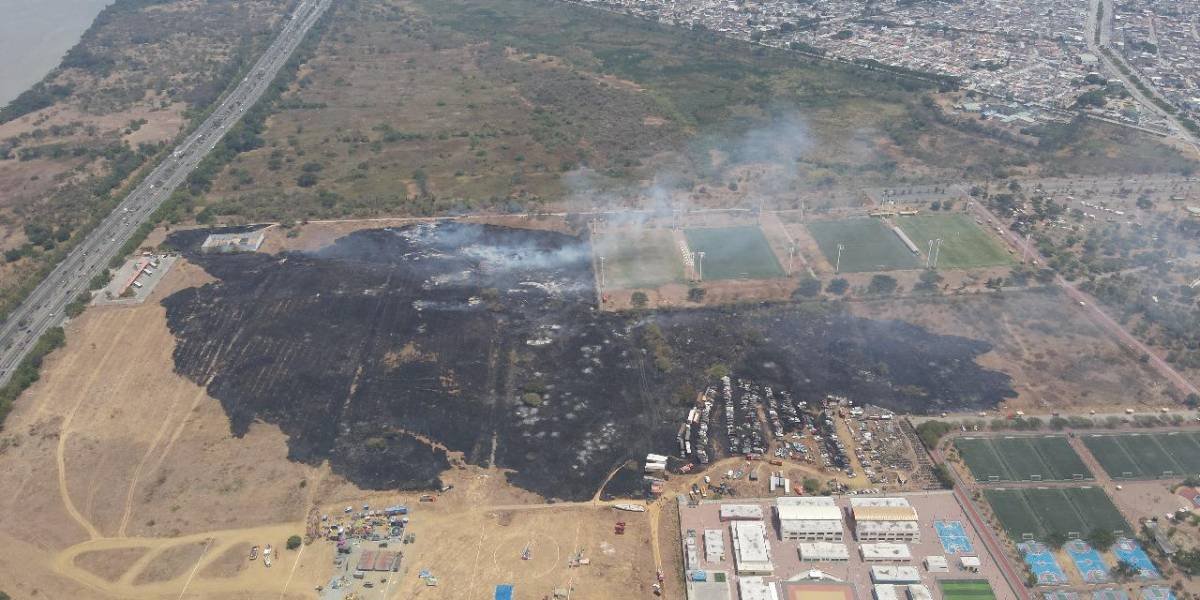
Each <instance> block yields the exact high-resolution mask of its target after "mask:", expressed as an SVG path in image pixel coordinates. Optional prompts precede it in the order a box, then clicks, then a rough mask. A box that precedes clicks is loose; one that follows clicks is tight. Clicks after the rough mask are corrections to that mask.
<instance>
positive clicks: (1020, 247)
mask: <svg viewBox="0 0 1200 600" xmlns="http://www.w3.org/2000/svg"><path fill="white" fill-rule="evenodd" d="M971 206H972V209H973V210H974V211H975V213H976V215H977V216H978V217H979V218H980V219H982V220H984V221H989V222H995V223H999V224H1004V223H1005V222H1006V221H1005V220H1004V219H999V218H997V217H996V216H995V215H993V214H992V212H991V211H990V210H988V209H987V207H986V206H984V205H983V203H982V202H979V201H972V202H971ZM1001 231H1002V233H1001V236H1000V237H1002V238H1004V241H1005V242H1008V243H1009V244H1011V245H1012V246H1013V247H1014V248H1015V249H1016V250H1017V252H1018V253H1019V255H1020V256H1028V257H1029V258H1032V259H1033V260H1036V261H1038V262H1040V263H1042V264H1045V263H1046V257H1044V256H1042V254H1041V252H1039V251H1038V249H1037V246H1036V245H1035V244H1034V243H1033V242H1032V241H1030V240H1026V239H1025V238H1023V237H1021V236H1019V235H1017V234H1016V232H1013V231H1011V230H1008V229H1004V228H1003V227H1001ZM1055 281H1056V283H1058V285H1059V286H1060V287H1061V288H1062V289H1063V291H1065V292H1066V293H1067V296H1069V297H1070V298H1071V299H1072V300H1073V301H1074V302H1075V303H1076V304H1078V305H1079V306H1080V307H1081V308H1082V309H1084V311H1085V312H1087V314H1088V315H1089V316H1090V317H1092V320H1094V321H1095V322H1096V324H1098V325H1100V326H1101V327H1102V328H1104V329H1105V330H1107V331H1108V332H1109V333H1111V334H1112V335H1113V336H1114V337H1116V338H1117V339H1118V340H1120V341H1121V343H1123V344H1125V346H1126V347H1128V348H1130V349H1132V350H1133V351H1134V352H1137V353H1139V354H1145V355H1146V356H1148V357H1149V358H1150V360H1149V363H1150V365H1151V366H1153V367H1154V368H1155V370H1157V371H1158V372H1159V373H1160V374H1161V375H1162V376H1163V378H1164V379H1166V380H1167V381H1169V382H1171V384H1173V385H1174V386H1175V387H1177V388H1179V389H1180V390H1181V391H1183V393H1185V394H1200V388H1197V387H1196V385H1195V384H1193V383H1192V382H1191V381H1189V380H1188V378H1186V377H1184V376H1183V375H1181V374H1180V373H1179V371H1176V370H1175V368H1174V367H1172V366H1171V365H1170V364H1168V363H1167V361H1165V360H1163V358H1162V357H1161V356H1159V355H1158V354H1156V353H1155V352H1154V350H1152V349H1151V348H1150V347H1149V346H1147V345H1145V344H1143V343H1142V341H1141V340H1139V339H1137V338H1136V337H1134V336H1133V334H1131V333H1129V332H1128V331H1126V330H1125V328H1124V327H1122V326H1121V324H1120V323H1118V322H1116V321H1115V320H1114V319H1113V318H1112V317H1110V316H1108V313H1106V312H1104V311H1103V310H1101V309H1100V303H1099V302H1097V301H1096V299H1095V298H1093V297H1092V296H1090V295H1089V294H1087V293H1086V292H1083V291H1081V290H1080V289H1079V288H1077V287H1075V284H1073V283H1071V282H1070V281H1067V280H1066V278H1064V277H1063V276H1062V275H1055Z"/></svg>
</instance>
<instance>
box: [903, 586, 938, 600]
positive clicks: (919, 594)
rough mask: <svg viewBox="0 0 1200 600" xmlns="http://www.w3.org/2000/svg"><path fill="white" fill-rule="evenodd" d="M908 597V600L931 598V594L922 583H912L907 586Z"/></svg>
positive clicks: (930, 599)
mask: <svg viewBox="0 0 1200 600" xmlns="http://www.w3.org/2000/svg"><path fill="white" fill-rule="evenodd" d="M908 598H909V600H933V594H931V593H930V592H929V588H927V587H925V586H924V585H921V584H915V583H914V584H912V585H910V586H908Z"/></svg>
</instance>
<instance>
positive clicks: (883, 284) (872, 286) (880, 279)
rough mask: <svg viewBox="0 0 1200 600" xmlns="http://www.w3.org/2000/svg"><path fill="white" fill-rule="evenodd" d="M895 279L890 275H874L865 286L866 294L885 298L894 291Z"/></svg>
mask: <svg viewBox="0 0 1200 600" xmlns="http://www.w3.org/2000/svg"><path fill="white" fill-rule="evenodd" d="M896 287H897V283H896V278H895V277H892V276H890V275H875V276H874V277H871V283H869V284H868V285H867V293H870V294H877V295H880V296H885V295H888V294H891V293H893V292H895V291H896Z"/></svg>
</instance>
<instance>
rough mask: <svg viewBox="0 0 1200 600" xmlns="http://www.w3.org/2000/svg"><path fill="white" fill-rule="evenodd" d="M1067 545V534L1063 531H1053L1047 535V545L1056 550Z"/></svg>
mask: <svg viewBox="0 0 1200 600" xmlns="http://www.w3.org/2000/svg"><path fill="white" fill-rule="evenodd" d="M1065 543H1067V534H1065V533H1063V532H1061V531H1057V530H1056V531H1051V532H1050V533H1048V534H1047V535H1046V545H1047V546H1050V547H1051V548H1054V549H1055V550H1058V549H1059V548H1062V547H1063V544H1065Z"/></svg>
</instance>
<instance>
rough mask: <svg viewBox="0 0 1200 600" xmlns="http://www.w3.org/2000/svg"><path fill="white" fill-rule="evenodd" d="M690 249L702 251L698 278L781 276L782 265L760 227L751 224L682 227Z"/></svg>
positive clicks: (762, 277) (782, 273) (768, 277)
mask: <svg viewBox="0 0 1200 600" xmlns="http://www.w3.org/2000/svg"><path fill="white" fill-rule="evenodd" d="M683 234H684V235H685V236H686V237H687V242H688V246H689V247H690V248H691V251H692V252H703V253H704V259H703V263H702V264H701V265H700V270H701V274H700V275H701V278H702V279H704V280H705V281H711V280H714V279H771V278H773V277H783V275H784V272H783V267H782V266H780V264H779V259H778V258H776V257H775V252H774V251H773V250H771V245H770V244H769V243H768V242H767V237H766V236H765V235H763V232H762V229H759V228H758V227H753V226H744V227H712V228H704V229H685V230H684V231H683Z"/></svg>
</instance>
